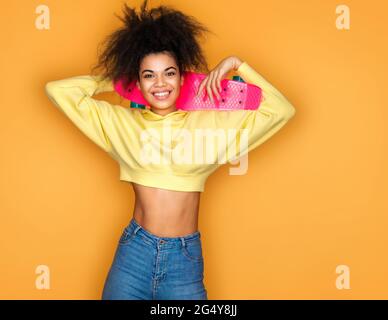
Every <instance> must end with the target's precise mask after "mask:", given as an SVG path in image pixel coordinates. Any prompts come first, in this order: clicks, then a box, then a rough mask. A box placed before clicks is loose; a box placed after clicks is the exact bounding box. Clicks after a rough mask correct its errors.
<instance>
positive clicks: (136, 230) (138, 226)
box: [134, 226, 141, 234]
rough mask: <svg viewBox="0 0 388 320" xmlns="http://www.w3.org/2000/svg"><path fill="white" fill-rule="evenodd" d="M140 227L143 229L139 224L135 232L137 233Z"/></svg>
mask: <svg viewBox="0 0 388 320" xmlns="http://www.w3.org/2000/svg"><path fill="white" fill-rule="evenodd" d="M139 229H141V226H137V227H136V229H135V231H134V233H135V234H136V233H137V232H138V231H139Z"/></svg>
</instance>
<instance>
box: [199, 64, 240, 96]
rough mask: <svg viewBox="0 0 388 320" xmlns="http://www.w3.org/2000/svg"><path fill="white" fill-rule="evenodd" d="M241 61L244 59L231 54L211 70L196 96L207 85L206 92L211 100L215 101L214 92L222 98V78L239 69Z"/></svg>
mask: <svg viewBox="0 0 388 320" xmlns="http://www.w3.org/2000/svg"><path fill="white" fill-rule="evenodd" d="M241 63H242V61H241V60H240V59H239V58H238V57H236V56H229V57H227V58H225V59H223V60H222V61H221V62H220V63H219V64H218V65H217V66H216V67H215V68H214V69H213V70H211V71H210V73H209V74H208V75H207V76H206V78H204V79H203V80H202V82H201V84H200V85H199V87H198V91H197V94H196V97H197V96H199V95H200V94H201V91H202V90H203V88H204V87H205V86H206V92H207V95H208V96H209V98H210V100H211V102H212V103H214V100H213V94H212V92H213V93H214V94H215V95H216V97H217V98H218V100H220V99H221V96H220V92H221V90H222V89H221V80H222V79H223V78H225V76H226V75H227V74H228V73H229V72H230V71H231V70H237V69H238V67H239V66H240V65H241ZM217 89H218V90H217Z"/></svg>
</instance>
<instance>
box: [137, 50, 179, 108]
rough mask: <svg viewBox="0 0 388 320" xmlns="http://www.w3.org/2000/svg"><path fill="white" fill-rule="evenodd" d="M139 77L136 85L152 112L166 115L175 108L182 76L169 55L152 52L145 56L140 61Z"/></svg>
mask: <svg viewBox="0 0 388 320" xmlns="http://www.w3.org/2000/svg"><path fill="white" fill-rule="evenodd" d="M139 79H140V80H139V81H136V85H137V87H138V88H139V90H141V92H142V94H143V97H144V98H145V99H146V100H147V102H148V103H149V106H150V107H151V110H152V111H153V112H155V113H158V114H160V115H166V114H168V113H170V112H173V111H176V110H177V109H176V105H175V102H176V100H177V99H178V97H179V93H180V88H181V86H182V85H183V76H182V77H181V75H180V74H179V69H178V66H177V64H176V62H175V59H174V58H173V57H172V56H171V55H169V54H167V53H152V54H149V55H147V56H145V57H144V58H143V60H142V61H141V63H140V70H139ZM158 93H160V94H161V95H158Z"/></svg>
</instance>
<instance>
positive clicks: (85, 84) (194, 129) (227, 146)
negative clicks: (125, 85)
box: [45, 62, 295, 192]
mask: <svg viewBox="0 0 388 320" xmlns="http://www.w3.org/2000/svg"><path fill="white" fill-rule="evenodd" d="M237 73H238V74H239V75H240V76H241V77H242V78H243V79H244V81H245V82H248V83H252V84H255V85H257V86H259V87H260V88H261V89H262V94H263V99H262V101H261V104H260V107H259V108H258V109H257V110H230V111H220V110H197V111H183V110H179V109H178V110H177V111H174V112H171V113H169V114H167V115H165V116H161V115H158V114H156V113H154V112H153V111H151V110H150V109H148V108H147V109H137V108H126V107H123V106H120V105H115V104H111V103H109V102H107V101H103V100H97V99H93V98H92V96H93V95H95V94H98V93H100V92H105V91H113V90H114V87H113V82H112V81H111V80H109V79H102V77H101V76H92V75H81V76H75V77H71V78H67V79H62V80H56V81H50V82H48V83H46V85H45V90H46V93H47V95H48V97H49V99H50V100H51V101H52V102H53V103H54V105H56V106H57V107H58V108H59V109H60V110H61V111H62V112H63V113H64V114H65V115H66V116H67V117H68V118H69V119H70V120H71V121H72V122H73V123H74V125H75V126H77V127H78V128H79V129H80V130H81V131H82V132H83V133H84V134H85V135H86V136H87V137H89V138H90V139H91V140H92V141H93V142H95V143H96V144H97V145H98V146H99V147H101V148H102V149H103V150H104V151H106V152H107V153H108V154H109V155H110V156H111V157H112V158H113V159H115V160H116V161H117V162H118V164H119V166H120V180H122V181H128V182H134V183H137V184H141V185H144V186H149V187H155V188H162V189H168V190H175V191H199V192H203V191H204V190H205V182H206V179H207V177H208V176H209V175H210V174H211V173H212V172H213V171H215V170H216V169H217V168H218V167H219V166H220V165H222V164H224V163H226V162H231V161H232V160H236V159H237V160H238V158H240V157H242V156H245V155H247V153H248V152H249V151H251V150H252V149H254V148H256V147H258V146H259V145H261V144H262V143H263V142H265V141H266V140H268V139H269V138H270V137H271V136H272V135H273V134H274V133H276V132H277V131H278V130H279V129H281V128H282V127H283V126H284V125H285V124H286V122H287V121H288V120H289V119H290V118H292V117H293V116H294V114H295V108H294V107H293V106H292V105H291V103H290V102H289V101H288V100H287V99H286V98H285V97H284V96H283V95H282V94H281V93H280V92H279V91H278V90H277V89H276V88H275V87H274V86H272V85H271V84H270V83H269V82H268V81H266V80H265V79H264V78H263V77H262V76H261V75H260V74H259V73H258V72H257V71H255V70H254V69H253V68H252V67H251V66H249V65H248V63H247V62H243V63H242V64H241V65H240V67H239V68H238V70H237ZM244 146H245V147H244Z"/></svg>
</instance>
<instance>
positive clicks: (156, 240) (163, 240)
mask: <svg viewBox="0 0 388 320" xmlns="http://www.w3.org/2000/svg"><path fill="white" fill-rule="evenodd" d="M128 229H129V231H130V232H132V231H133V232H134V233H136V234H140V235H141V236H142V237H143V239H145V240H146V241H147V242H148V243H149V244H152V245H160V244H163V245H164V247H166V246H176V245H181V244H182V245H185V242H190V241H194V240H198V239H200V238H201V232H200V231H196V232H194V233H191V234H188V235H185V236H179V237H159V236H157V235H155V234H153V233H151V232H149V231H148V230H146V229H144V228H143V227H142V226H141V225H140V224H139V223H138V222H137V221H136V220H135V218H133V217H132V219H131V221H130V223H129V225H128Z"/></svg>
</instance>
